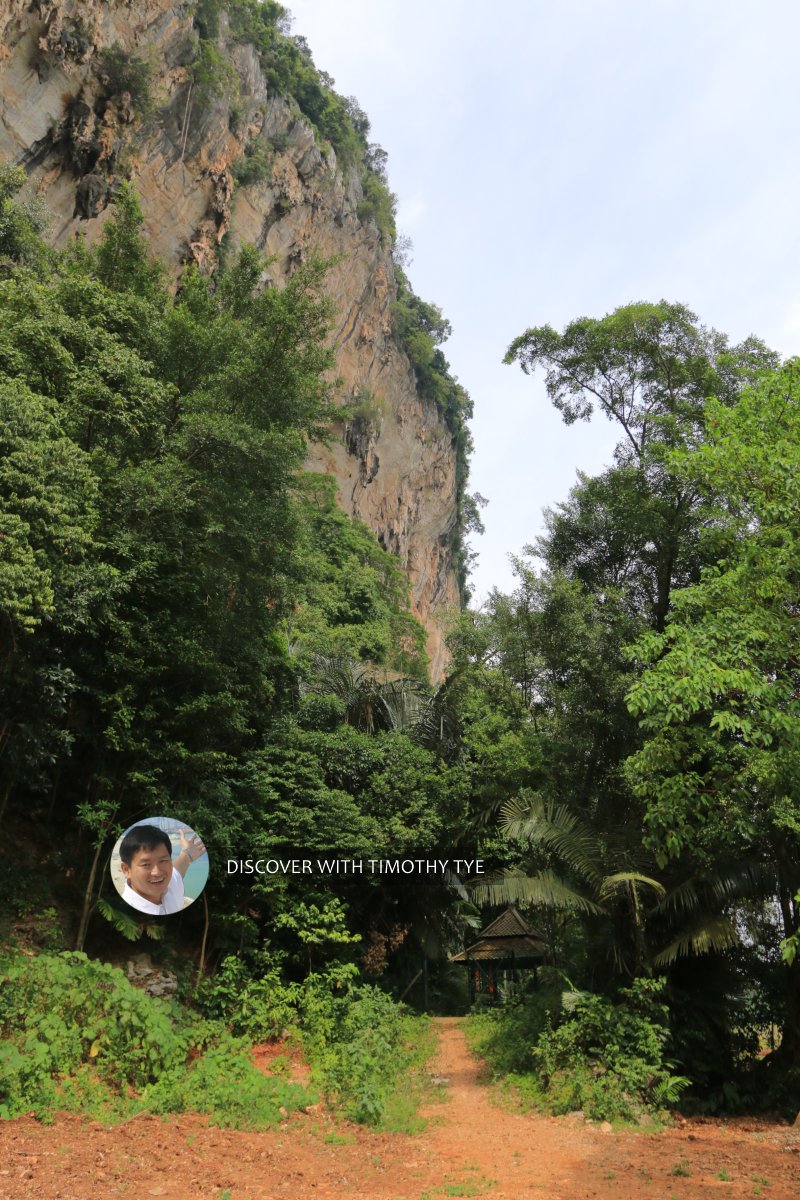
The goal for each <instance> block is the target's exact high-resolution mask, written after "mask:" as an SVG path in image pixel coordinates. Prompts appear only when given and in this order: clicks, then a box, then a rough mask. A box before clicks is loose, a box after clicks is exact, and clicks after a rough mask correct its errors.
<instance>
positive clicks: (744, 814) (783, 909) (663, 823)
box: [629, 361, 800, 1062]
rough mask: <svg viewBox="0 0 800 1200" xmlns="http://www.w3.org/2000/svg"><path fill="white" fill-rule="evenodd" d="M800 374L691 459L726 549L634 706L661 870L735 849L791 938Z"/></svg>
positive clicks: (775, 384) (715, 406)
mask: <svg viewBox="0 0 800 1200" xmlns="http://www.w3.org/2000/svg"><path fill="white" fill-rule="evenodd" d="M799 414H800V368H799V367H798V363H797V361H793V362H792V363H789V364H787V365H786V366H785V367H784V368H783V369H782V370H781V371H780V372H777V373H775V374H773V375H771V376H770V377H768V378H767V379H765V380H764V381H763V382H761V383H760V384H759V385H758V386H757V387H756V388H754V389H752V390H749V391H747V392H746V393H745V394H744V395H743V396H742V398H741V400H740V401H739V403H738V405H737V406H736V407H735V408H733V409H729V408H728V407H727V406H726V405H725V404H723V403H720V402H712V403H710V404H709V406H708V414H707V439H708V440H707V442H706V443H705V444H703V445H699V446H697V447H695V448H694V450H692V451H691V452H686V451H684V452H683V453H682V454H680V455H676V456H675V459H674V461H673V463H672V469H673V470H675V471H676V472H678V473H679V474H680V475H681V476H682V477H684V478H685V479H686V480H687V484H688V486H691V487H694V488H700V489H701V490H704V491H707V492H712V493H714V494H716V495H719V496H721V497H722V498H723V503H722V504H721V506H720V511H719V515H718V522H719V524H720V525H721V526H722V528H723V529H724V530H725V531H726V533H727V546H728V549H727V553H726V555H725V557H724V558H723V559H722V560H721V561H719V562H718V563H716V564H715V565H713V566H709V567H707V568H706V569H705V570H704V572H703V574H702V578H701V579H700V580H699V581H698V582H697V583H695V584H693V585H692V586H690V587H687V588H685V589H683V590H681V591H680V592H678V593H677V594H676V596H675V608H674V614H673V617H672V619H671V621H670V623H669V625H668V626H667V628H666V630H665V631H664V632H663V633H661V634H655V633H653V634H649V635H648V636H646V637H644V638H642V639H641V640H640V641H639V643H638V644H637V647H636V656H637V658H638V660H639V661H640V662H641V664H642V665H643V666H644V668H645V670H644V673H643V675H642V677H641V679H640V680H639V681H638V682H637V683H636V684H635V686H634V687H633V688H632V689H631V692H630V697H629V703H630V707H631V710H632V712H633V713H634V714H635V715H636V716H638V717H639V719H640V721H641V726H642V730H643V733H644V736H645V738H646V741H645V743H644V745H643V747H642V748H641V750H640V751H639V752H638V753H637V754H636V755H635V756H634V757H633V758H632V760H631V762H630V763H629V775H630V779H631V781H632V784H633V787H634V789H635V791H636V792H637V794H638V795H639V796H640V797H641V799H642V801H643V802H644V804H645V806H646V820H647V826H648V831H649V839H650V841H651V844H652V845H653V846H654V847H655V848H656V849H657V850H658V852H659V853H660V855H661V857H662V860H665V859H667V858H668V857H670V856H675V855H677V854H679V853H681V851H683V850H684V849H686V848H689V849H691V850H692V851H693V852H694V853H695V854H699V855H702V856H703V857H705V858H709V857H711V856H713V855H714V854H715V853H716V852H717V851H718V848H719V847H720V846H722V847H726V848H728V849H729V850H731V851H734V852H736V853H738V854H740V855H741V856H742V858H744V859H745V860H747V861H755V862H763V863H766V864H768V865H769V866H770V867H771V868H772V870H773V872H774V879H775V893H776V896H777V903H778V906H779V908H780V913H781V918H782V922H783V931H784V936H785V937H787V938H791V937H793V936H794V935H795V934H796V932H797V930H798V924H799V922H800V911H799V910H798V904H797V901H796V899H795V896H796V893H797V890H798V886H800V871H799V870H798V862H800V855H798V850H800V815H799V814H798V807H797V797H798V795H800V699H799V697H800V642H799V641H798V637H799V636H800V635H799V634H798V615H799V614H800V608H799V607H798V596H799V595H800V539H799V538H798V534H797V530H798V527H799V526H798V519H799V518H800V483H798V480H800V452H799V451H798V446H799V445H800V415H799ZM786 977H787V994H788V1000H787V1010H786V1019H785V1024H784V1040H783V1046H782V1050H783V1053H784V1055H785V1056H786V1057H788V1058H790V1059H791V1060H792V1061H794V1062H797V1061H798V1057H800V972H799V971H798V966H797V964H796V963H794V964H792V965H791V966H790V967H787V968H786Z"/></svg>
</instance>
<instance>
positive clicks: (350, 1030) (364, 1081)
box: [302, 965, 427, 1125]
mask: <svg viewBox="0 0 800 1200" xmlns="http://www.w3.org/2000/svg"><path fill="white" fill-rule="evenodd" d="M356 976H357V970H356V968H355V967H353V966H352V965H350V966H347V967H340V968H338V969H337V970H335V971H331V972H329V973H328V974H327V975H311V976H309V978H308V980H307V981H306V984H305V988H304V995H303V999H302V1030H303V1045H304V1046H305V1048H306V1051H307V1053H308V1057H309V1060H310V1062H311V1066H312V1071H313V1073H314V1076H315V1078H316V1079H317V1080H318V1081H319V1082H320V1085H321V1086H322V1088H323V1090H324V1091H325V1094H326V1098H327V1099H328V1100H329V1102H331V1103H333V1104H335V1105H338V1106H340V1107H341V1108H342V1109H343V1111H344V1113H345V1114H346V1116H348V1117H350V1118H351V1120H353V1121H358V1122H360V1123H361V1124H365V1125H384V1124H386V1123H387V1121H388V1119H389V1117H390V1114H391V1112H392V1109H393V1106H394V1104H395V1103H396V1100H397V1093H398V1091H399V1090H400V1088H401V1086H402V1087H403V1088H405V1087H406V1086H407V1076H408V1072H409V1071H410V1070H411V1069H412V1067H413V1066H414V1065H415V1064H418V1063H419V1061H420V1057H421V1055H424V1054H425V1053H426V1051H425V1036H424V1031H425V1030H426V1029H427V1023H426V1022H425V1021H424V1020H423V1019H422V1018H418V1017H417V1018H410V1017H408V1016H407V1015H406V1014H405V1012H404V1010H403V1009H402V1008H401V1006H400V1005H398V1004H396V1003H395V1002H394V1001H393V1000H392V999H391V997H390V996H387V995H386V993H385V992H382V991H380V989H379V988H376V987H371V986H367V985H363V984H354V983H353V980H354V979H355V977H356Z"/></svg>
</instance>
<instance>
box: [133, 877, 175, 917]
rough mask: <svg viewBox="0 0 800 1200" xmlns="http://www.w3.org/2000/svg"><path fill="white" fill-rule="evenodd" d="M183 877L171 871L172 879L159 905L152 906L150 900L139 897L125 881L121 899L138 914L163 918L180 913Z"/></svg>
mask: <svg viewBox="0 0 800 1200" xmlns="http://www.w3.org/2000/svg"><path fill="white" fill-rule="evenodd" d="M183 896H184V892H183V876H182V875H181V873H180V871H176V870H174V869H173V872H172V878H171V879H170V881H169V884H168V885H167V890H166V891H165V893H164V895H163V896H162V897H161V903H160V904H153V902H152V901H151V900H145V898H144V896H140V895H139V893H138V892H135V891H134V890H133V888H132V887H131V885H130V884H129V883H128V882H127V880H126V881H125V890H124V892H123V893H122V899H123V900H124V901H125V903H126V904H130V906H131V908H135V909H138V911H139V912H143V913H149V914H150V915H151V916H153V917H165V916H168V915H169V913H176V912H180V911H181V910H182V908H183Z"/></svg>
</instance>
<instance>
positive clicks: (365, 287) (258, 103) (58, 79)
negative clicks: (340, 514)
mask: <svg viewBox="0 0 800 1200" xmlns="http://www.w3.org/2000/svg"><path fill="white" fill-rule="evenodd" d="M196 10H197V5H194V4H180V3H174V0H135V3H134V2H131V0H109V2H106V3H101V2H100V0H83V2H78V0H33V3H31V2H30V0H0V106H1V107H0V160H2V159H6V160H11V161H13V162H15V163H20V164H22V165H24V166H25V168H26V170H27V171H28V174H29V176H30V180H31V188H32V189H33V190H36V191H38V192H39V194H41V195H42V196H43V197H44V199H45V202H46V204H47V206H48V208H49V209H50V210H51V212H52V214H53V218H52V223H51V226H50V236H51V238H52V240H53V241H54V242H56V243H57V244H59V245H61V244H64V243H65V242H67V241H68V240H69V239H71V238H73V237H74V236H75V234H76V233H78V232H80V233H83V234H85V235H86V237H87V238H88V239H89V240H90V241H91V240H93V239H94V238H96V237H97V235H98V232H99V230H100V229H101V228H102V224H103V221H104V220H105V218H106V216H107V213H108V206H109V202H110V201H111V200H112V199H113V192H114V188H115V186H117V185H118V181H119V180H120V179H123V178H126V177H127V178H132V179H133V180H134V182H135V185H136V188H137V191H138V193H139V196H140V199H141V202H142V207H143V210H144V214H145V221H146V225H147V231H148V234H149V236H150V238H151V239H152V245H153V248H154V250H155V251H156V253H158V254H159V255H160V256H162V257H163V258H164V259H166V260H167V261H169V262H170V263H172V264H173V265H174V266H175V267H176V268H179V266H180V264H182V263H185V262H188V261H194V262H196V263H197V264H199V266H200V267H201V268H202V269H207V270H210V269H213V267H214V266H215V265H216V263H217V260H218V256H219V254H220V252H221V249H222V248H224V249H225V250H226V251H227V249H228V247H233V248H235V247H236V246H237V245H238V244H241V243H244V242H247V243H252V244H254V245H256V246H257V247H258V248H259V249H260V250H262V251H263V252H264V253H265V254H266V255H268V256H269V257H270V259H271V263H270V265H269V267H268V278H267V279H265V282H269V283H272V284H274V285H276V286H280V285H281V282H282V281H283V280H285V279H286V278H287V277H288V276H289V275H290V274H291V273H292V271H293V270H295V269H296V267H297V265H298V264H299V263H301V262H302V261H303V260H304V259H305V258H307V257H308V256H312V255H313V256H322V257H325V258H332V257H334V258H335V260H336V261H335V263H334V265H333V266H332V267H331V269H330V271H329V273H328V277H327V287H328V290H329V291H330V294H331V295H332V296H333V298H334V300H335V302H336V311H337V317H336V328H335V344H336V356H337V377H338V379H339V380H340V381H341V384H340V387H339V391H338V400H339V403H341V404H342V405H348V406H349V407H348V409H347V411H348V412H349V413H350V416H349V418H348V419H347V420H344V419H343V420H342V422H340V423H339V425H338V426H337V427H336V429H335V430H334V436H333V437H332V439H331V441H330V444H329V445H328V446H327V447H322V446H315V447H314V448H313V449H312V452H311V460H310V464H309V465H310V466H311V467H312V469H316V470H322V471H326V472H329V473H330V474H332V475H334V476H335V477H336V480H337V483H338V490H339V497H340V502H341V505H342V507H343V508H344V509H345V511H346V512H348V513H350V514H352V515H353V516H356V517H359V518H360V519H361V520H363V521H364V522H366V524H367V525H369V526H370V527H371V528H372V529H373V530H374V531H375V533H376V535H377V537H378V539H379V540H380V542H381V544H382V545H383V546H384V547H385V548H386V549H388V550H390V551H392V552H393V553H394V554H396V555H397V556H398V558H399V560H400V562H401V564H402V566H403V568H404V569H405V571H406V572H407V574H408V578H409V580H410V583H411V597H412V607H413V611H414V612H415V614H416V615H417V616H418V617H419V618H420V620H421V621H422V622H423V624H424V625H425V627H426V629H427V631H428V652H429V655H430V659H431V668H432V673H433V676H434V678H437V677H439V676H440V675H441V673H442V671H443V668H444V665H445V661H446V656H445V649H444V645H443V639H442V628H441V618H442V616H443V612H444V610H445V609H446V608H448V607H451V606H453V605H456V604H457V603H458V581H457V574H456V565H455V562H454V553H453V546H454V531H455V527H456V523H457V514H458V497H457V487H458V482H457V453H456V438H455V437H454V434H453V433H452V432H451V430H450V429H448V428H447V426H446V424H445V422H444V420H443V419H442V417H441V415H440V411H439V408H438V407H437V405H436V403H435V402H434V401H433V400H432V399H426V398H424V397H423V396H422V395H421V394H420V392H419V390H418V386H417V381H416V376H415V373H414V370H413V368H412V365H411V363H410V362H409V359H408V357H407V356H406V354H405V352H404V351H403V350H402V349H401V348H400V346H399V345H398V344H397V341H396V339H395V337H394V335H393V329H392V304H393V301H394V299H395V296H396V282H395V274H394V268H393V264H392V258H391V247H390V245H389V244H388V239H387V238H386V237H385V236H382V235H381V233H380V231H379V230H378V227H377V225H376V223H375V221H374V220H373V219H371V218H370V217H369V216H366V215H365V214H364V206H363V204H362V184H361V180H360V177H359V173H358V172H357V171H355V170H342V169H340V167H339V165H338V164H337V160H336V154H335V152H334V150H333V149H331V148H330V146H325V147H324V148H321V146H320V144H319V143H318V138H317V136H315V131H314V128H313V127H312V125H311V124H310V123H309V122H308V121H306V120H305V119H304V118H303V117H302V115H301V114H300V113H299V111H298V108H297V105H296V104H295V103H294V102H293V100H292V98H291V97H284V96H282V95H280V94H279V93H278V92H277V91H276V90H275V88H273V87H272V86H270V85H269V84H268V82H267V79H266V78H265V75H264V72H263V70H262V65H261V61H260V58H259V54H258V52H257V51H256V49H255V48H254V47H253V46H252V45H248V44H247V43H246V42H244V41H242V40H241V39H234V38H232V37H229V36H227V35H228V32H229V31H228V25H227V18H226V16H225V14H224V12H223V13H222V14H220V15H219V23H218V25H217V27H216V28H215V30H214V39H213V41H212V42H209V43H208V44H209V45H211V47H212V51H210V52H209V62H210V66H211V68H216V70H217V72H218V77H217V78H214V77H213V72H212V77H211V80H210V82H209V80H208V78H206V79H204V78H203V76H202V74H201V72H199V71H198V68H197V62H198V48H199V47H200V46H201V43H200V42H199V40H198V33H197V30H196V21H197V13H196ZM216 19H217V18H216V16H215V20H216ZM131 62H132V63H133V64H134V67H135V66H136V64H139V65H140V66H142V69H143V70H144V71H145V73H146V75H147V76H148V77H149V78H148V85H147V86H148V93H149V94H148V97H147V100H148V103H147V104H146V103H145V100H144V97H143V95H140V92H139V91H138V90H137V80H136V76H135V71H134V73H133V74H131ZM126 72H127V73H126ZM225 72H227V76H226V75H225ZM220 78H222V82H223V84H225V85H226V86H221V85H220V82H219V80H220ZM254 147H257V148H259V149H258V152H259V153H261V154H262V155H264V156H265V159H264V162H265V165H264V168H263V170H261V171H251V172H250V177H251V178H252V180H253V181H252V182H249V183H242V184H241V185H240V184H237V183H236V182H235V176H236V175H237V173H238V174H239V176H240V178H241V179H242V180H246V179H247V178H248V176H247V174H246V173H245V172H242V171H241V164H242V163H244V164H247V162H248V158H247V153H246V152H248V151H249V152H252V151H253V148H254ZM253 161H256V160H255V158H254V159H253ZM359 212H361V216H360V215H359Z"/></svg>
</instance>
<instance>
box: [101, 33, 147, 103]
mask: <svg viewBox="0 0 800 1200" xmlns="http://www.w3.org/2000/svg"><path fill="white" fill-rule="evenodd" d="M99 63H100V71H101V74H102V75H104V76H105V80H106V90H107V92H108V94H109V96H121V95H122V93H123V92H127V93H128V94H129V96H130V98H131V103H132V104H133V107H134V108H135V109H136V111H137V112H138V113H139V114H140V116H146V115H147V113H148V112H149V111H150V109H151V108H152V94H151V81H152V70H151V67H150V64H149V63H146V62H145V61H144V60H143V59H141V58H137V57H136V55H135V54H129V53H128V51H127V50H124V49H123V47H122V46H120V44H119V43H118V42H115V43H114V45H113V46H110V47H109V48H108V50H104V51H103V52H102V54H101V55H100V59H99Z"/></svg>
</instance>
